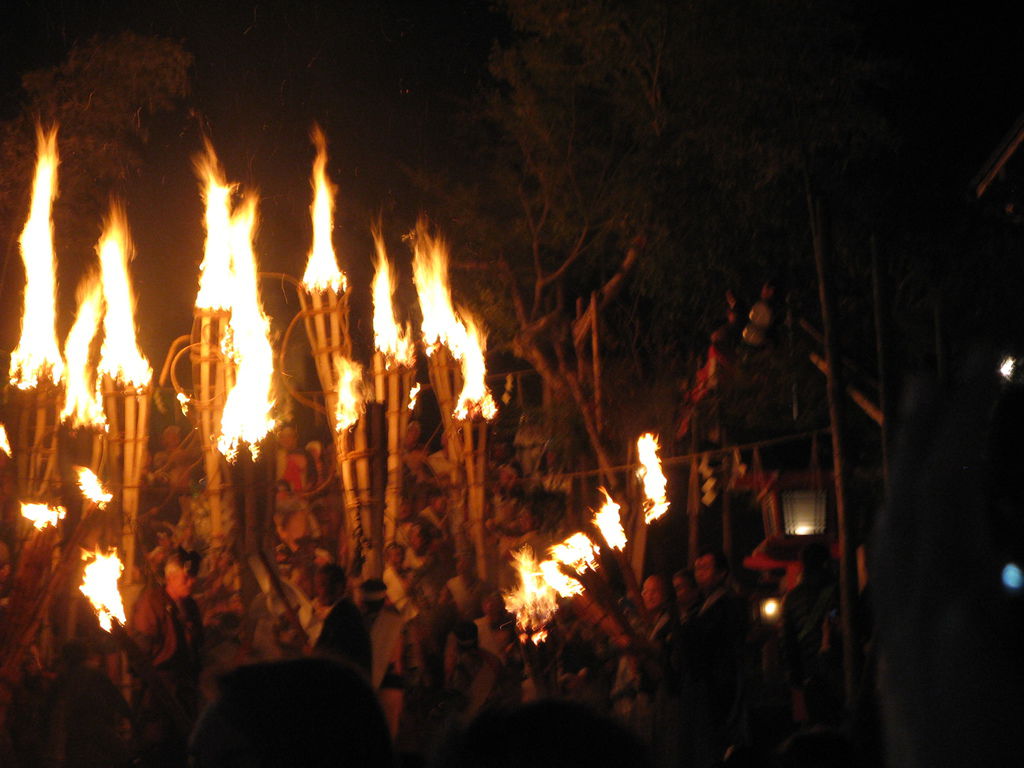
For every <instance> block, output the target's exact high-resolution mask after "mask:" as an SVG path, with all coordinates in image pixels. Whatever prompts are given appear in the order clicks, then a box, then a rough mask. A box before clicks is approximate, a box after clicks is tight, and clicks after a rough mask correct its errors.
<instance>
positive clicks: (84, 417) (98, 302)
mask: <svg viewBox="0 0 1024 768" xmlns="http://www.w3.org/2000/svg"><path fill="white" fill-rule="evenodd" d="M102 305H103V291H102V288H101V286H100V281H99V279H98V278H97V277H96V276H91V277H86V278H85V279H84V280H82V283H81V284H80V285H79V286H78V314H77V315H76V316H75V322H74V325H72V326H71V330H70V331H69V332H68V338H67V340H66V341H65V342H64V354H65V355H66V356H67V359H68V365H67V394H66V396H65V398H64V409H63V410H62V411H61V414H60V417H61V419H62V420H63V419H69V420H70V421H71V426H73V427H84V426H90V427H102V428H103V429H106V428H107V417H106V415H105V414H104V413H103V404H102V403H101V402H100V399H99V397H98V393H97V382H96V381H95V380H94V379H93V377H92V375H91V371H90V368H89V358H90V357H91V355H90V351H91V349H92V341H93V338H95V336H96V332H97V331H98V330H99V327H100V319H101V315H102V309H101V307H102Z"/></svg>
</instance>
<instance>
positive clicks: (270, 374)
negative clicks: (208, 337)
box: [217, 195, 275, 461]
mask: <svg viewBox="0 0 1024 768" xmlns="http://www.w3.org/2000/svg"><path fill="white" fill-rule="evenodd" d="M255 229H256V198H255V196H252V195H250V196H248V197H246V199H245V200H244V201H243V203H242V205H241V206H240V207H239V210H238V211H237V212H236V213H235V215H234V216H232V218H231V266H232V269H233V272H234V288H233V290H232V294H233V301H232V304H231V319H230V321H229V324H228V325H229V331H230V333H229V334H228V339H229V343H230V348H229V349H225V352H226V353H227V354H228V355H229V356H230V357H231V359H233V360H234V361H235V362H236V363H237V364H238V370H237V371H236V373H235V383H234V386H233V387H232V388H231V390H230V391H229V392H228V395H227V400H226V401H225V403H224V414H223V416H222V417H221V435H220V437H219V438H218V440H217V447H218V448H219V449H220V452H221V453H222V454H224V456H225V457H226V458H227V459H228V460H229V461H233V460H234V459H235V457H236V456H237V455H238V449H239V447H240V446H241V444H242V443H243V442H244V443H247V444H248V446H249V452H250V453H251V454H252V457H253V458H254V459H255V458H256V457H257V456H258V455H259V443H260V441H261V440H263V438H265V437H266V436H267V434H268V433H269V432H270V431H271V430H272V429H273V428H274V424H275V422H274V417H273V415H272V411H273V409H274V394H273V388H274V350H273V348H272V347H271V345H270V321H269V320H268V319H267V316H266V315H265V314H264V313H263V306H262V304H261V303H260V294H259V286H258V285H257V274H256V255H255V254H254V253H253V246H252V242H253V236H254V233H255Z"/></svg>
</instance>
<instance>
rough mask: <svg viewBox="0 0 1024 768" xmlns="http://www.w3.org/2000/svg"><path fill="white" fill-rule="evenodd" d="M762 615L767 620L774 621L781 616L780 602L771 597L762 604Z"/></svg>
mask: <svg viewBox="0 0 1024 768" xmlns="http://www.w3.org/2000/svg"><path fill="white" fill-rule="evenodd" d="M761 615H762V616H764V618H766V619H774V618H775V617H776V616H778V615H779V601H778V600H776V599H775V598H774V597H770V598H768V599H767V600H764V601H763V602H762V603H761Z"/></svg>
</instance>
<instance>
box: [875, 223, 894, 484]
mask: <svg viewBox="0 0 1024 768" xmlns="http://www.w3.org/2000/svg"><path fill="white" fill-rule="evenodd" d="M871 298H872V304H873V307H874V315H875V358H876V359H877V361H878V409H879V410H880V411H881V413H882V423H881V425H880V426H881V428H882V482H883V483H884V485H885V496H886V498H888V496H889V437H890V435H889V423H888V422H889V410H888V408H889V393H888V391H887V385H888V377H887V375H886V373H887V371H886V359H885V355H886V349H885V320H884V309H883V307H884V304H883V303H882V279H881V268H880V266H879V263H878V242H877V241H876V240H875V236H874V235H871Z"/></svg>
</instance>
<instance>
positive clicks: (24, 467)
mask: <svg viewBox="0 0 1024 768" xmlns="http://www.w3.org/2000/svg"><path fill="white" fill-rule="evenodd" d="M62 399H63V391H62V389H61V388H60V387H56V386H53V385H51V384H48V383H41V384H40V385H39V386H36V387H33V388H32V389H30V390H25V391H20V390H19V391H18V392H17V394H16V396H15V400H16V402H17V404H18V406H19V408H18V427H17V431H16V432H15V435H16V436H17V443H16V445H15V446H12V450H13V451H14V453H15V456H16V460H15V467H16V468H17V472H18V487H19V489H20V490H21V494H22V496H23V497H24V498H28V499H43V498H46V497H47V496H49V495H50V493H51V492H52V490H53V482H54V477H55V476H56V468H57V443H58V441H57V434H58V426H59V425H60V410H61V401H62Z"/></svg>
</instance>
